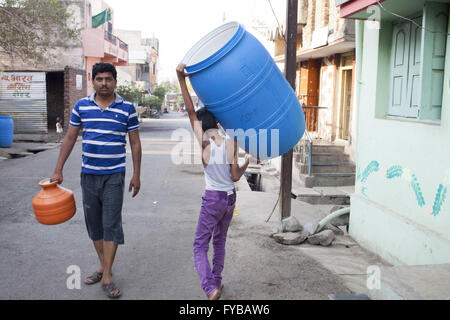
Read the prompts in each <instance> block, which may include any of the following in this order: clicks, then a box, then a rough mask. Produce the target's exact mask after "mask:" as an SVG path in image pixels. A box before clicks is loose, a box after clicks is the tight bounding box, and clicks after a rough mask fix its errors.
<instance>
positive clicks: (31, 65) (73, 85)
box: [0, 0, 128, 140]
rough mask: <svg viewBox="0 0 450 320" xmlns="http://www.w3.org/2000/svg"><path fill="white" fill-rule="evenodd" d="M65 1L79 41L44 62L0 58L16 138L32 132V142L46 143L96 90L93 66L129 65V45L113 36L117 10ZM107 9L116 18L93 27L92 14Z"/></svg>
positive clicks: (3, 110) (1, 98)
mask: <svg viewBox="0 0 450 320" xmlns="http://www.w3.org/2000/svg"><path fill="white" fill-rule="evenodd" d="M63 2H64V4H65V5H66V6H67V8H68V10H69V11H70V12H71V13H72V18H73V20H72V22H71V23H72V24H73V25H72V27H74V28H77V29H80V30H81V32H80V34H79V38H78V40H76V41H74V42H73V43H70V44H66V45H67V48H63V47H56V48H55V49H52V50H50V51H49V54H50V55H53V56H55V57H56V58H49V59H48V60H46V61H43V62H41V61H39V62H38V61H22V60H20V59H18V58H17V57H14V59H11V58H10V57H7V56H4V55H0V62H1V64H2V65H3V66H4V68H3V69H4V72H3V73H1V74H0V87H1V88H2V90H1V92H0V114H8V115H11V116H12V117H13V120H14V122H15V126H14V127H15V137H20V135H22V134H27V135H29V137H28V138H27V139H30V138H33V139H34V138H36V139H38V140H45V135H46V133H48V130H49V129H50V130H54V129H55V124H56V117H59V118H61V120H62V124H63V126H64V127H65V128H66V127H67V126H68V124H69V119H70V112H71V110H72V108H73V105H74V104H75V102H76V101H77V100H79V99H81V98H83V97H85V96H86V95H88V94H89V93H91V92H92V81H91V80H92V79H91V72H92V71H91V70H92V66H93V65H94V64H95V63H97V62H101V61H103V62H110V63H113V64H114V65H125V64H127V63H128V48H127V44H126V43H124V42H123V41H121V40H120V39H119V38H117V37H116V36H115V35H114V34H113V33H112V32H111V31H112V30H113V22H114V14H113V10H112V8H109V6H108V5H107V4H106V3H105V2H104V1H102V0H72V1H68V0H64V1H63ZM107 9H108V10H110V11H111V12H112V14H111V18H112V19H111V20H110V21H107V22H106V23H104V24H102V25H100V26H99V27H97V28H92V16H93V15H95V14H97V13H100V12H102V11H103V10H107ZM50 55H49V56H50ZM13 79H14V80H13ZM24 79H25V80H24ZM28 79H30V80H29V81H28ZM24 81H25V82H24ZM19 89H20V90H19Z"/></svg>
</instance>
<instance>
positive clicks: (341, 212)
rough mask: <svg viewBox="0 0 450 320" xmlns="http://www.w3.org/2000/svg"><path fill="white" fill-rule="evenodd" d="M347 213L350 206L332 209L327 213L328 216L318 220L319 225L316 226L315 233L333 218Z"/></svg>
mask: <svg viewBox="0 0 450 320" xmlns="http://www.w3.org/2000/svg"><path fill="white" fill-rule="evenodd" d="M347 213H350V207H346V208H343V209H340V210H337V211H334V212H333V213H331V214H329V215H328V216H326V217H325V218H323V219H322V220H321V221H320V222H319V225H318V226H317V229H316V233H317V232H320V230H322V229H323V227H325V226H326V225H327V224H328V223H329V222H330V221H331V220H333V219H334V218H337V217H340V216H342V215H344V214H347Z"/></svg>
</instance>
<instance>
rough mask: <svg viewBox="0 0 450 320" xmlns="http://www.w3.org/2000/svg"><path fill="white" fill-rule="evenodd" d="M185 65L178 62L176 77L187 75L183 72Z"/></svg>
mask: <svg viewBox="0 0 450 320" xmlns="http://www.w3.org/2000/svg"><path fill="white" fill-rule="evenodd" d="M185 66H186V65H185V64H183V63H180V64H179V65H178V66H177V75H178V77H180V76H181V77H183V78H185V77H186V76H187V74H186V73H185V72H184V67H185Z"/></svg>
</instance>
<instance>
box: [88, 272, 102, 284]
mask: <svg viewBox="0 0 450 320" xmlns="http://www.w3.org/2000/svg"><path fill="white" fill-rule="evenodd" d="M102 277H103V273H102V272H98V271H95V272H94V273H93V274H91V275H90V276H89V277H87V278H86V280H85V281H84V283H85V284H87V285H90V284H94V283H97V282H100V281H101V280H102Z"/></svg>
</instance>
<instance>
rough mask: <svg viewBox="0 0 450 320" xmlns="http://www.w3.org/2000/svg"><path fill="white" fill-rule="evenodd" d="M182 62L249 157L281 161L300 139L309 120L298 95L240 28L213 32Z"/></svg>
mask: <svg viewBox="0 0 450 320" xmlns="http://www.w3.org/2000/svg"><path fill="white" fill-rule="evenodd" d="M182 62H183V63H184V64H186V73H187V74H189V80H190V82H191V84H192V87H193V89H194V90H195V92H196V94H197V96H198V97H199V99H200V100H201V101H202V102H203V103H204V104H205V106H206V107H207V109H208V110H209V111H210V112H211V113H212V114H213V115H214V116H215V117H216V119H217V120H218V121H219V122H220V124H221V125H222V127H223V128H224V129H226V130H227V133H230V132H235V133H236V134H235V135H234V138H235V139H237V140H238V142H239V145H240V147H241V148H243V149H245V150H246V151H247V152H248V153H250V154H251V155H253V156H255V157H257V158H259V159H269V158H274V157H278V156H279V155H282V154H284V153H285V152H287V151H289V150H290V149H292V148H293V147H294V146H295V145H296V144H297V143H298V141H299V140H300V138H301V137H302V135H303V133H304V131H305V118H304V115H303V111H302V109H301V106H300V103H299V101H298V99H297V97H296V96H295V93H294V91H293V90H292V88H291V86H290V85H289V83H288V82H287V81H286V79H285V77H284V76H283V74H282V73H281V71H280V70H279V68H278V67H277V66H276V64H275V62H274V61H273V59H272V57H271V56H270V54H269V53H268V52H267V50H266V49H265V48H264V46H263V45H262V44H261V43H260V42H259V41H258V40H257V39H256V38H255V37H254V36H253V35H252V34H250V33H249V32H247V31H246V30H245V28H244V27H243V26H242V25H241V24H239V23H238V22H230V23H227V24H224V25H222V26H220V27H218V28H216V29H215V30H213V31H211V32H210V33H209V34H207V35H206V36H205V37H203V38H202V39H201V40H200V41H199V42H197V43H196V44H195V45H194V46H193V47H192V48H191V49H190V50H189V52H188V53H187V54H186V55H185V57H184V58H183V60H182ZM239 129H240V130H239ZM244 143H245V145H244Z"/></svg>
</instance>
